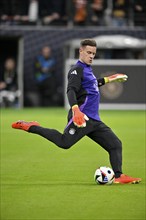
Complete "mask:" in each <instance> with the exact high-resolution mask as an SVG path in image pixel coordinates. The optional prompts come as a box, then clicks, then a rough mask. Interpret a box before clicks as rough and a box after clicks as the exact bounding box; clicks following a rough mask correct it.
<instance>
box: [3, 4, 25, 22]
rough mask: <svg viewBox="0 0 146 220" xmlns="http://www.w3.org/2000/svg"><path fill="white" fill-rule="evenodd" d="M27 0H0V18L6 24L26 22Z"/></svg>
mask: <svg viewBox="0 0 146 220" xmlns="http://www.w3.org/2000/svg"><path fill="white" fill-rule="evenodd" d="M28 7H29V0H21V1H20V0H1V3H0V20H1V22H2V23H6V24H22V23H26V22H28Z"/></svg>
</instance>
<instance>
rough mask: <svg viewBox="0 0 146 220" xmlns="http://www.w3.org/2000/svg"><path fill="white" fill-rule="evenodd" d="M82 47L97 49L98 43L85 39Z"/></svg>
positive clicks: (81, 44)
mask: <svg viewBox="0 0 146 220" xmlns="http://www.w3.org/2000/svg"><path fill="white" fill-rule="evenodd" d="M80 46H81V47H84V46H91V47H97V44H96V41H95V40H93V39H84V40H82V41H81V43H80Z"/></svg>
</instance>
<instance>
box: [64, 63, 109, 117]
mask: <svg viewBox="0 0 146 220" xmlns="http://www.w3.org/2000/svg"><path fill="white" fill-rule="evenodd" d="M104 84H105V81H104V78H101V79H98V80H97V79H96V77H95V76H94V74H93V71H92V68H91V66H90V65H87V64H85V63H82V62H81V61H78V62H77V63H76V65H74V66H73V67H72V68H71V69H70V71H69V73H68V86H67V95H68V100H69V104H70V106H73V105H75V104H78V106H79V108H80V110H81V111H82V112H83V113H84V114H86V115H87V116H88V117H89V118H92V119H94V120H98V121H100V116H99V102H100V92H99V86H102V85H104ZM70 118H71V110H70V112H69V119H70Z"/></svg>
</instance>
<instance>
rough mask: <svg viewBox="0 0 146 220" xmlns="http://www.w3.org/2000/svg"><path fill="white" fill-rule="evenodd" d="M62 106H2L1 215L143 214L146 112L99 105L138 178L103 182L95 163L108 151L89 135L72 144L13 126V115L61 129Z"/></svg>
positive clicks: (140, 219)
mask: <svg viewBox="0 0 146 220" xmlns="http://www.w3.org/2000/svg"><path fill="white" fill-rule="evenodd" d="M66 115H67V111H66V110H64V109H63V108H46V109H45V108H44V109H41V108H40V109H39V108H38V109H35V108H32V109H23V110H19V109H2V110H1V127H0V128H1V139H0V140H1V220H96V219H97V220H144V219H146V216H145V207H146V204H145V196H146V195H145V171H146V167H145V132H146V130H145V112H144V111H101V113H100V115H101V118H102V120H103V121H104V122H105V123H106V124H108V125H109V126H110V127H111V128H112V129H113V131H114V132H115V133H116V134H117V135H118V136H119V138H120V139H121V140H122V142H123V171H124V173H125V174H128V175H131V176H135V177H141V178H142V179H143V180H142V182H141V183H140V184H135V185H110V186H102V185H101V186H99V185H96V183H95V182H94V180H93V175H94V172H95V170H96V168H97V167H99V166H110V164H109V159H108V154H107V152H106V151H105V150H103V149H102V148H101V147H100V146H99V145H97V144H96V143H94V142H93V141H92V140H90V139H89V138H87V137H85V138H83V139H82V140H80V141H79V142H78V143H77V144H76V145H74V146H73V147H72V148H70V149H69V150H63V149H59V148H57V147H56V146H55V145H54V144H53V143H51V142H49V141H47V140H45V139H43V138H42V137H40V136H37V135H35V134H29V133H27V132H24V131H21V130H14V129H12V128H11V123H12V122H14V121H15V120H19V119H24V120H37V121H39V122H40V123H41V125H42V126H45V127H49V128H56V129H58V130H60V131H63V129H64V127H65V125H66Z"/></svg>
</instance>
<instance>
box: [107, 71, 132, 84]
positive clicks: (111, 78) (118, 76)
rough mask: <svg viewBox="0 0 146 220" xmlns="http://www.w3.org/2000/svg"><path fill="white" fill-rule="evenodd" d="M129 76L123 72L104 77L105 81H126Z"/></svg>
mask: <svg viewBox="0 0 146 220" xmlns="http://www.w3.org/2000/svg"><path fill="white" fill-rule="evenodd" d="M127 79H128V76H127V75H125V74H122V73H117V74H114V75H111V76H107V77H104V80H105V83H108V82H125V81H126V80H127Z"/></svg>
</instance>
